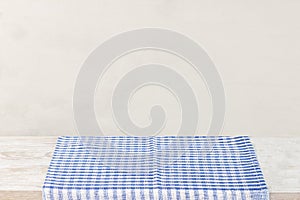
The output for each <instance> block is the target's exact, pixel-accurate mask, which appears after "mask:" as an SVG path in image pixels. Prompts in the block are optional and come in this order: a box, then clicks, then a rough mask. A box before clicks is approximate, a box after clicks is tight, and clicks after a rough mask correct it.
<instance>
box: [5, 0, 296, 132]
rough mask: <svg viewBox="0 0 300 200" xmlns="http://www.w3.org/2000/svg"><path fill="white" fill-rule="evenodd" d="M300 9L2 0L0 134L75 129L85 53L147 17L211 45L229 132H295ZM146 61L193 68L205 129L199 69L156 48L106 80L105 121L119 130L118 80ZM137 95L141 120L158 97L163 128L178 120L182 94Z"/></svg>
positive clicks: (147, 22) (141, 0)
mask: <svg viewBox="0 0 300 200" xmlns="http://www.w3.org/2000/svg"><path fill="white" fill-rule="evenodd" d="M299 10H300V2H299V1H292V0H289V1H283V0H282V1H271V0H263V1H243V2H242V1H214V2H211V1H199V0H195V1H177V0H175V1H169V0H152V1H148V0H134V1H130V2H129V1H122V0H120V1H112V0H104V1H98V0H97V1H96V0H95V1H94V0H92V1H58V0H46V1H35V0H26V1H21V0H20V1H13V0H11V1H4V0H0V135H70V134H74V133H75V125H74V121H73V112H72V93H73V88H74V83H75V81H76V76H77V74H78V72H79V69H80V66H81V64H82V62H83V61H84V60H85V59H86V58H87V56H88V54H89V53H90V52H91V51H92V50H93V49H94V48H95V47H97V46H98V45H99V44H100V43H101V42H103V41H104V40H106V39H107V38H109V37H111V36H112V35H114V34H117V33H120V32H123V31H127V30H132V29H137V28H142V27H161V28H167V29H171V30H175V31H178V32H181V33H183V34H185V35H187V36H189V37H191V38H192V39H194V40H195V41H197V42H198V43H199V44H201V45H202V47H203V48H204V49H206V51H207V53H208V54H209V56H210V57H211V58H212V59H213V61H214V62H215V64H216V66H217V68H218V70H219V72H220V74H221V76H222V78H223V81H224V87H225V90H226V96H227V106H226V122H225V126H224V131H223V134H224V135H241V134H242V135H245V134H248V135H255V136H268V135H273V136H295V135H299V133H300V117H299V114H300V93H299V91H300V81H299V74H300V39H299V37H300V12H299ZM149 62H156V63H157V62H159V63H166V64H168V65H169V66H173V67H174V69H175V70H177V71H179V72H180V73H181V74H183V75H184V76H185V77H187V80H188V81H189V82H190V84H191V85H192V86H193V89H195V92H196V93H197V97H198V99H199V102H201V105H200V108H201V109H200V113H202V116H203V117H202V119H201V121H200V124H201V126H202V127H201V128H200V132H203V133H204V132H205V130H206V128H207V127H208V124H209V118H210V117H211V116H210V114H211V111H210V110H211V105H210V102H209V96H208V95H207V92H206V91H205V87H204V85H203V83H202V81H201V79H200V78H199V77H197V76H196V74H195V73H194V72H193V71H192V69H190V68H191V67H190V66H188V65H187V64H186V63H184V62H183V61H181V60H178V59H177V58H175V57H172V56H170V55H165V54H164V53H159V52H151V51H149V52H137V53H135V54H132V55H128V57H126V58H123V59H121V60H120V61H118V62H117V63H115V64H114V66H113V67H112V68H111V69H110V70H109V71H108V73H107V74H106V75H105V76H104V78H103V80H101V83H102V84H101V86H100V85H99V87H98V90H97V94H96V96H95V98H96V102H97V103H96V105H95V108H96V113H97V116H98V120H99V122H100V123H101V125H102V126H103V128H104V130H106V131H107V132H109V133H115V134H117V133H118V129H117V128H116V127H115V126H114V122H113V119H112V118H111V111H110V110H111V109H110V96H111V95H112V89H113V86H114V85H116V83H117V80H118V79H119V78H120V77H122V75H124V74H126V72H128V70H130V67H134V66H138V65H139V64H145V63H149ZM149 97H151V98H149ZM131 103H132V104H130V105H131V106H130V107H131V114H132V119H133V120H134V121H135V122H136V123H137V124H140V125H146V124H147V123H149V119H148V118H147V114H148V111H149V108H150V107H151V105H152V104H156V103H161V104H164V106H165V108H166V110H167V111H168V113H169V115H168V122H167V125H166V129H165V130H164V132H163V133H165V134H172V133H173V132H176V130H178V128H179V123H180V112H179V111H178V105H177V102H176V100H175V99H174V98H172V96H171V95H170V94H169V93H168V92H166V91H164V90H163V89H162V88H159V87H158V88H157V87H149V88H145V90H143V91H140V93H137V94H136V96H135V98H133V102H131Z"/></svg>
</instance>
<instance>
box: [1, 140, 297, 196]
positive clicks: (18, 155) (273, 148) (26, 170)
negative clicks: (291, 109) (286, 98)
mask: <svg viewBox="0 0 300 200" xmlns="http://www.w3.org/2000/svg"><path fill="white" fill-rule="evenodd" d="M56 139H57V138H56V137H29V136H28V137H25V136H24V137H0V200H2V199H6V200H10V199H25V200H27V199H41V198H42V193H41V187H42V185H43V181H44V178H45V175H46V172H47V168H48V165H49V163H50V160H51V156H52V152H53V150H54V147H55V143H56ZM252 142H253V143H254V146H255V149H256V153H257V156H258V159H259V161H260V165H261V167H262V170H263V173H264V176H265V179H266V181H267V185H268V187H269V190H270V198H271V199H274V200H281V199H284V200H289V199H291V200H295V199H299V200H300V148H299V144H300V137H298V138H278V137H277V138H276V137H261V138H252Z"/></svg>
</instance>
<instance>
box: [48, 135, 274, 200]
mask: <svg viewBox="0 0 300 200" xmlns="http://www.w3.org/2000/svg"><path fill="white" fill-rule="evenodd" d="M211 138H214V139H213V140H212V139H211ZM91 141H92V143H91V144H92V145H95V146H96V147H97V148H98V149H97V150H96V151H90V150H89V149H87V148H86V147H85V146H86V144H88V143H87V142H84V143H82V140H80V138H79V137H69V136H65V137H59V138H58V141H57V145H56V148H55V151H54V154H53V158H52V161H51V163H50V166H49V169H48V172H47V175H46V179H45V182H44V186H43V199H45V200H46V199H47V200H48V199H49V200H57V199H69V200H75V199H94V200H97V199H105V200H109V199H130V200H131V199H136V200H139V199H143V200H144V199H145V200H146V199H214V200H215V199H259V200H263V199H269V194H268V190H267V187H266V183H265V181H264V178H263V174H262V171H261V169H260V167H259V163H258V161H257V158H256V155H255V151H254V148H253V146H252V144H251V142H250V140H249V138H248V137H247V136H239V137H225V136H222V137H205V136H195V137H172V136H164V137H96V138H95V137H93V138H92V140H91ZM95 141H96V142H95ZM208 142H209V144H213V145H207V143H208ZM205 148H209V149H208V150H207V149H206V150H207V151H203V149H204V150H205Z"/></svg>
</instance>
